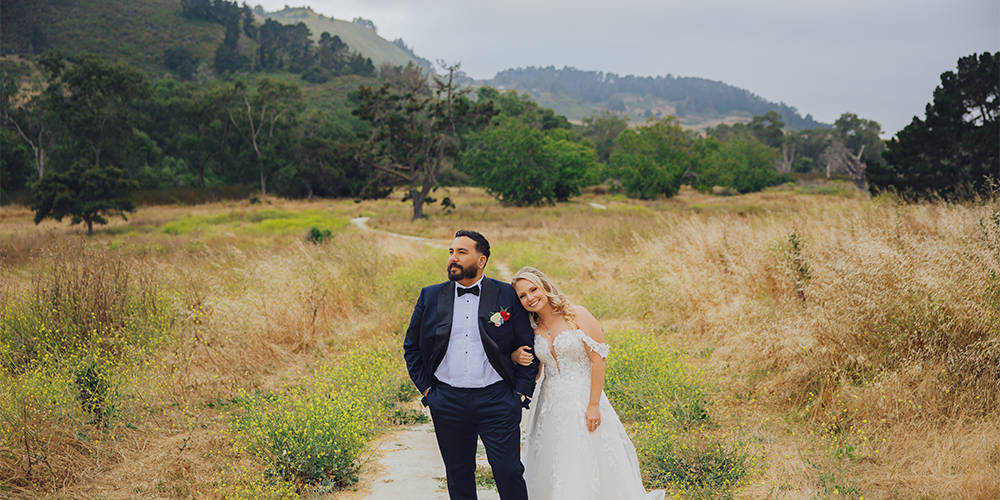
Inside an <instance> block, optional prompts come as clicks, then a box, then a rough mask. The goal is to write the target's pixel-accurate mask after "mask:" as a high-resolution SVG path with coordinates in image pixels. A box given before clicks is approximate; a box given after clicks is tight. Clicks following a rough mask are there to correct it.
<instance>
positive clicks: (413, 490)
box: [338, 217, 526, 500]
mask: <svg viewBox="0 0 1000 500" xmlns="http://www.w3.org/2000/svg"><path fill="white" fill-rule="evenodd" d="M367 222H368V217H359V218H356V219H352V220H351V224H353V225H354V226H356V227H357V228H358V229H361V230H362V231H371V232H374V233H378V234H382V235H385V236H386V237H391V238H402V239H404V240H409V241H414V242H417V243H421V244H424V245H427V246H430V247H433V248H447V247H448V245H447V243H445V242H442V241H439V240H432V239H428V238H420V237H417V236H408V235H405V234H396V233H390V232H388V231H381V230H377V229H372V228H370V227H368V225H367V224H366V223H367ZM494 266H496V270H497V273H499V275H500V277H501V278H502V279H509V278H510V276H511V272H510V269H509V268H508V267H507V265H506V264H504V263H502V262H498V263H494ZM418 404H419V403H418ZM422 411H423V412H424V414H425V415H427V417H428V419H429V418H430V413H429V412H428V411H427V409H426V408H422ZM525 420H526V415H522V418H521V426H522V428H521V435H522V438H523V436H524V422H525ZM376 450H377V455H378V458H377V460H376V464H375V467H374V471H373V473H374V474H375V477H374V478H373V479H370V480H368V481H364V484H362V485H361V488H360V489H359V491H358V495H349V496H344V497H343V498H344V499H345V500H346V499H347V498H358V499H365V500H402V499H407V500H408V499H415V500H448V490H447V487H446V482H445V473H444V462H442V461H441V453H440V452H439V451H438V446H437V439H436V438H435V436H434V424H432V423H430V422H428V423H424V424H417V425H413V426H409V427H404V428H402V429H401V430H398V431H396V432H393V433H391V434H387V435H385V436H383V437H382V438H380V439H379V440H378V441H377V443H376ZM476 463H477V465H480V466H485V467H489V463H488V462H487V461H486V452H485V450H484V449H483V444H482V442H480V443H479V448H478V450H477V451H476ZM478 494H479V500H500V495H499V494H497V491H496V489H495V488H488V489H486V488H484V489H480V490H479V492H478ZM338 498H340V497H338Z"/></svg>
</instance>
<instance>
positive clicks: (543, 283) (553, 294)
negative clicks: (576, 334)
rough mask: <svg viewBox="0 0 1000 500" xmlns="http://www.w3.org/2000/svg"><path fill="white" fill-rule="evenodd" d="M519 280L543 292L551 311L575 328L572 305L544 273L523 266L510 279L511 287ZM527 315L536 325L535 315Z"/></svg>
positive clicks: (536, 317)
mask: <svg viewBox="0 0 1000 500" xmlns="http://www.w3.org/2000/svg"><path fill="white" fill-rule="evenodd" d="M520 280H526V281H528V282H530V283H531V284H532V285H535V286H537V287H538V289H539V290H541V291H543V292H545V296H546V297H548V298H549V304H551V305H552V310H553V311H554V312H555V313H556V314H561V315H562V316H563V317H564V318H566V322H567V323H569V325H570V326H571V327H576V314H575V313H574V312H573V303H572V302H570V300H569V297H567V296H566V294H564V293H562V291H561V290H559V287H557V286H556V284H555V283H553V282H552V281H551V280H549V278H548V276H545V273H543V272H541V271H539V270H538V269H535V268H533V267H528V266H525V267H522V268H521V269H520V270H519V271H518V272H517V273H515V274H514V277H513V278H511V279H510V284H511V286H513V285H514V284H515V283H517V282H518V281H520ZM528 315H529V317H530V318H531V320H532V321H533V322H535V323H538V315H537V314H535V313H533V312H529V313H528Z"/></svg>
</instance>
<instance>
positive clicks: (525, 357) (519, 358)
mask: <svg viewBox="0 0 1000 500" xmlns="http://www.w3.org/2000/svg"><path fill="white" fill-rule="evenodd" d="M510 360H511V361H513V362H514V363H516V364H519V365H521V366H529V365H531V362H532V361H534V360H535V355H534V354H532V353H531V348H530V347H528V346H526V345H523V346H521V347H518V348H517V349H516V350H514V352H512V353H510ZM542 368H544V367H543V366H542V365H541V364H539V365H538V375H535V381H536V382H537V381H538V379H540V378H542Z"/></svg>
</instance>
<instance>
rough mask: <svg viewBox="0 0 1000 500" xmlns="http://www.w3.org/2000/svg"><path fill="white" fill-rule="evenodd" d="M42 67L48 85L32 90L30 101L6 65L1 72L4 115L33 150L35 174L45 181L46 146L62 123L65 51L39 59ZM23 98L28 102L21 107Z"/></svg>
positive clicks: (0, 110)
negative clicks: (60, 106) (59, 108)
mask: <svg viewBox="0 0 1000 500" xmlns="http://www.w3.org/2000/svg"><path fill="white" fill-rule="evenodd" d="M38 65H39V66H41V67H42V72H43V73H44V75H45V82H44V83H41V84H39V85H36V86H35V88H32V89H29V92H28V94H29V95H30V97H27V98H22V97H21V96H22V92H21V91H22V85H21V82H20V81H19V80H18V79H17V78H16V77H15V76H14V75H13V74H11V72H10V71H9V67H8V66H7V65H4V67H3V70H2V71H0V116H2V117H3V119H4V121H5V122H6V123H9V124H10V125H11V126H13V127H14V129H15V130H16V131H17V133H18V135H19V136H20V137H21V139H23V140H24V142H25V143H26V144H27V145H28V146H29V147H30V148H31V151H32V153H33V156H34V163H35V172H36V173H37V174H38V178H39V179H41V178H43V177H45V167H46V160H47V159H48V146H46V144H47V142H48V140H49V138H50V137H51V135H52V131H53V129H55V128H57V127H58V124H59V123H58V122H59V121H60V120H59V113H57V112H56V111H55V110H54V107H55V106H54V103H56V102H58V101H59V100H61V99H62V98H63V95H62V91H61V85H60V77H61V76H62V72H63V69H64V68H65V63H64V62H63V56H62V53H61V52H58V51H48V52H46V53H45V54H43V55H42V57H41V58H39V61H38ZM22 99H23V100H24V102H22V103H21V104H20V105H18V101H21V100H22Z"/></svg>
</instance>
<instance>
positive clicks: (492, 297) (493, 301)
mask: <svg viewBox="0 0 1000 500" xmlns="http://www.w3.org/2000/svg"><path fill="white" fill-rule="evenodd" d="M498 293H500V287H498V286H496V285H495V284H494V283H493V281H492V280H490V279H489V278H483V284H482V295H481V296H480V297H479V332H480V333H482V334H485V333H486V332H485V331H484V330H483V328H485V327H484V326H483V324H484V322H487V321H489V319H490V314H491V313H493V312H496V311H494V309H495V308H496V305H497V294H498Z"/></svg>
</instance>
